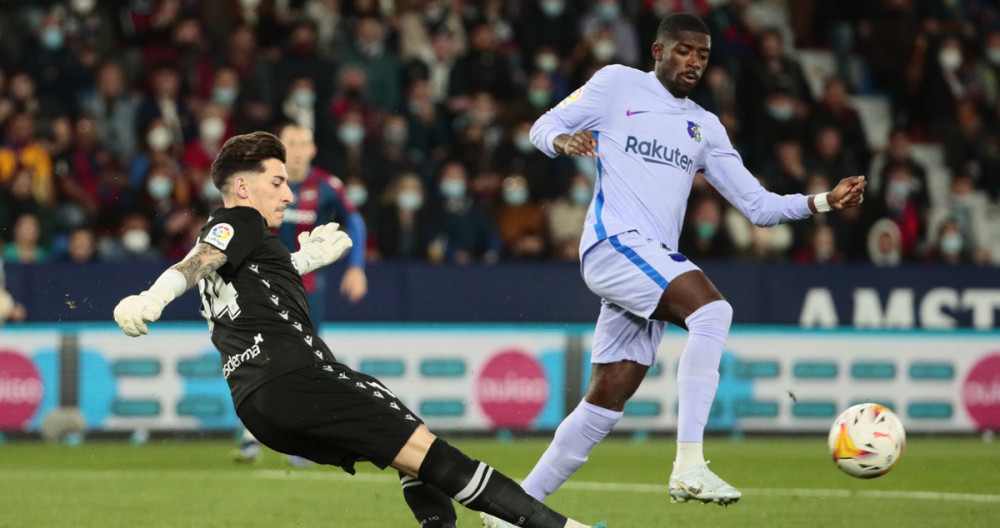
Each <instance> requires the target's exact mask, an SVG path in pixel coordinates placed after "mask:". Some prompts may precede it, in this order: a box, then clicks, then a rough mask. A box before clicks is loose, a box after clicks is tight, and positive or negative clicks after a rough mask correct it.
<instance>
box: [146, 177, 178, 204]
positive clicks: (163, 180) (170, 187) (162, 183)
mask: <svg viewBox="0 0 1000 528" xmlns="http://www.w3.org/2000/svg"><path fill="white" fill-rule="evenodd" d="M146 190H147V191H148V192H149V196H150V197H151V198H153V199H154V200H163V199H165V198H169V197H170V195H171V194H172V193H173V192H174V181H173V180H171V179H170V177H169V176H164V175H162V174H156V175H153V176H150V177H149V182H148V183H147V184H146Z"/></svg>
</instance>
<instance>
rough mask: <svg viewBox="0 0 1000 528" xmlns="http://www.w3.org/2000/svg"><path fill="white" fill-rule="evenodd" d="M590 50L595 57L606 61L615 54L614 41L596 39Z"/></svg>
mask: <svg viewBox="0 0 1000 528" xmlns="http://www.w3.org/2000/svg"><path fill="white" fill-rule="evenodd" d="M590 51H591V53H593V54H594V58H595V59H597V60H599V61H601V62H608V61H610V60H611V58H612V57H614V56H615V51H616V50H615V43H614V42H611V41H610V40H598V41H597V42H595V43H594V47H592V48H591V49H590Z"/></svg>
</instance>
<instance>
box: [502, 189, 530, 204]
mask: <svg viewBox="0 0 1000 528" xmlns="http://www.w3.org/2000/svg"><path fill="white" fill-rule="evenodd" d="M503 199H504V201H505V202H507V204H508V205H522V204H524V203H525V202H527V201H528V189H523V188H519V189H504V191H503Z"/></svg>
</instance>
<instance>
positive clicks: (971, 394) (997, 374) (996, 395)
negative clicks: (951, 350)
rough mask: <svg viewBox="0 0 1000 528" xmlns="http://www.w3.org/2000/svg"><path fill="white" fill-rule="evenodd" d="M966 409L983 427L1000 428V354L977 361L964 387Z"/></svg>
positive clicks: (966, 378) (963, 394)
mask: <svg viewBox="0 0 1000 528" xmlns="http://www.w3.org/2000/svg"><path fill="white" fill-rule="evenodd" d="M962 396H963V399H964V400H965V410H967V411H968V412H969V416H971V417H972V419H973V421H975V422H976V425H978V426H979V427H980V428H981V429H1000V354H993V355H989V356H986V357H984V358H982V359H980V360H979V361H978V362H976V364H975V365H973V366H972V368H971V369H970V370H969V374H968V376H966V377H965V385H964V386H963V387H962Z"/></svg>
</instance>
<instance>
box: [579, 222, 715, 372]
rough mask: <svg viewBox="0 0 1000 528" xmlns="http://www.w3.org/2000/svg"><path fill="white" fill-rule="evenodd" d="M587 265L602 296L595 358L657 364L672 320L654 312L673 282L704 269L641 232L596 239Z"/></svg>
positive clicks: (587, 255) (586, 257) (588, 279)
mask: <svg viewBox="0 0 1000 528" xmlns="http://www.w3.org/2000/svg"><path fill="white" fill-rule="evenodd" d="M581 268H582V270H583V280H584V281H585V282H586V283H587V287H588V288H590V291H592V292H594V293H596V294H597V295H599V296H600V297H601V314H600V316H598V318H597V326H596V328H595V329H594V342H593V345H592V347H591V362H592V363H614V362H617V361H624V360H629V361H635V362H637V363H640V364H643V365H648V366H651V365H652V364H653V363H654V362H655V361H656V349H657V347H659V345H660V341H661V340H662V339H663V332H664V331H665V330H666V327H667V323H666V322H664V321H654V320H650V319H649V316H650V315H652V314H653V312H654V311H655V310H656V306H657V305H658V304H659V302H660V297H662V296H663V290H665V289H666V288H667V286H668V285H669V284H670V281H672V280H674V279H675V278H676V277H677V276H678V275H681V274H683V273H687V272H689V271H694V270H699V269H700V268H699V267H698V266H696V265H695V264H694V263H693V262H691V261H690V260H688V259H687V257H685V256H684V255H681V254H680V253H678V252H676V251H674V250H672V249H668V248H667V246H666V245H664V244H662V243H661V242H659V241H657V240H653V239H651V238H647V237H645V236H642V235H641V234H639V233H638V232H636V231H628V232H625V233H620V234H618V235H615V236H611V237H608V238H607V239H605V240H602V241H600V242H598V243H597V244H594V245H593V246H592V247H591V248H590V249H588V250H587V251H586V252H585V253H584V254H583V258H582V261H581Z"/></svg>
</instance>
